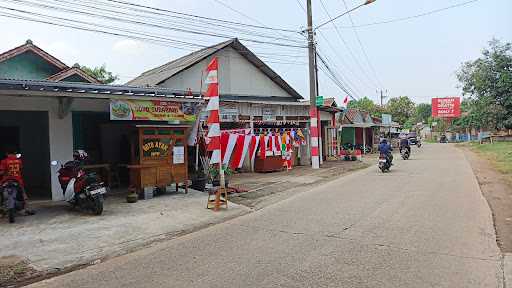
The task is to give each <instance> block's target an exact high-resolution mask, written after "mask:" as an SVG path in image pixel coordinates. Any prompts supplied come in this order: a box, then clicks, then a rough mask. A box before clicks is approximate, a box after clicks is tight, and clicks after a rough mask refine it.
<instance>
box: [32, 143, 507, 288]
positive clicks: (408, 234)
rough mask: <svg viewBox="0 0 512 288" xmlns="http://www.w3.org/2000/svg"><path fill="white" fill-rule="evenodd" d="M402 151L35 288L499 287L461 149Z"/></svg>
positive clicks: (490, 232)
mask: <svg viewBox="0 0 512 288" xmlns="http://www.w3.org/2000/svg"><path fill="white" fill-rule="evenodd" d="M398 158H399V157H395V165H394V166H393V167H392V170H391V172H390V173H386V174H382V173H381V172H379V171H378V170H377V166H376V165H375V166H374V167H371V168H370V169H366V170H362V171H360V172H357V173H355V174H352V175H350V176H346V177H343V178H340V179H338V180H336V181H333V182H330V183H328V184H325V185H322V186H319V187H317V188H315V189H313V190H311V191H308V192H305V193H301V194H299V195H297V196H295V197H293V198H289V199H287V200H284V201H282V202H279V203H277V204H274V205H271V206H268V207H266V208H264V209H261V210H258V211H256V212H254V213H251V214H249V215H246V216H243V217H240V218H237V219H234V220H231V221H228V222H226V223H223V224H219V225H216V226H212V227H210V228H207V229H204V230H201V231H198V232H196V233H192V234H189V235H186V236H183V237H180V238H177V239H174V240H171V241H168V242H165V243H160V244H158V245H157V246H153V247H148V248H146V249H143V250H140V251H137V252H135V253H132V254H129V255H125V256H121V257H118V258H115V259H111V260H109V261H106V262H104V263H101V264H98V265H94V266H90V267H88V268H86V269H82V270H77V271H75V272H72V273H69V274H66V275H62V276H59V277H56V278H53V279H48V280H45V281H43V282H39V283H36V284H33V285H32V287H52V288H55V287H94V288H96V287H122V288H130V287H379V288H382V287H392V288H396V287H450V288H453V287H478V288H480V287H502V284H503V280H502V277H503V272H502V268H501V267H502V265H501V257H500V252H499V250H498V247H497V245H496V239H495V232H494V229H493V224H492V217H491V212H490V209H489V207H488V205H487V203H486V201H485V199H484V198H483V197H482V195H481V193H480V190H479V187H478V184H477V182H476V179H475V177H474V175H473V172H472V170H471V167H470V166H469V164H468V162H467V161H466V160H465V158H464V155H463V154H462V153H461V152H459V151H458V150H457V149H456V148H454V147H452V146H450V145H443V144H431V145H424V146H423V147H422V148H421V149H414V150H413V153H412V156H411V159H410V160H407V161H403V160H401V159H398ZM105 233H108V231H105Z"/></svg>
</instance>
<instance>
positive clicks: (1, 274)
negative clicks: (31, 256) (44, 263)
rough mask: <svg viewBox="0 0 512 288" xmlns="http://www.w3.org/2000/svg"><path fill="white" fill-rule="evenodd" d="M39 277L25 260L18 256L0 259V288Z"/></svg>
mask: <svg viewBox="0 0 512 288" xmlns="http://www.w3.org/2000/svg"><path fill="white" fill-rule="evenodd" d="M37 275H39V272H38V271H36V270H35V269H34V268H33V267H31V266H30V264H29V262H28V261H27V260H26V259H23V258H21V257H18V256H5V257H0V287H10V285H15V283H16V282H17V281H19V280H23V279H26V278H30V277H34V276H37Z"/></svg>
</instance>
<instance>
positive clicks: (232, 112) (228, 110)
mask: <svg viewBox="0 0 512 288" xmlns="http://www.w3.org/2000/svg"><path fill="white" fill-rule="evenodd" d="M219 108H220V109H219V113H220V118H221V120H222V121H237V118H238V107H237V106H236V103H220V106H219Z"/></svg>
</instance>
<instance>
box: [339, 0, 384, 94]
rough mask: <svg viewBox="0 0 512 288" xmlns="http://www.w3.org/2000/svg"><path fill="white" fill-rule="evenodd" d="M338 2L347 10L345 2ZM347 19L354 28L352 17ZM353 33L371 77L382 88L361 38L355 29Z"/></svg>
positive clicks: (349, 16)
mask: <svg viewBox="0 0 512 288" xmlns="http://www.w3.org/2000/svg"><path fill="white" fill-rule="evenodd" d="M339 1H340V4H341V1H343V4H344V6H345V9H348V5H347V1H346V0H339ZM348 19H349V20H350V23H351V24H352V27H354V26H355V24H354V20H353V19H352V15H350V14H348ZM353 31H354V34H355V36H356V39H357V42H359V47H361V51H362V52H363V55H364V57H365V59H366V63H368V67H370V69H371V70H372V72H373V75H374V76H375V79H377V82H378V83H379V84H380V87H384V85H382V81H380V78H379V74H378V73H377V71H376V70H375V67H374V66H373V64H372V61H370V57H368V53H366V49H365V47H364V45H363V42H362V41H361V38H360V37H359V33H358V32H357V29H355V28H353Z"/></svg>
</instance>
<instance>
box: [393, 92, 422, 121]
mask: <svg viewBox="0 0 512 288" xmlns="http://www.w3.org/2000/svg"><path fill="white" fill-rule="evenodd" d="M415 111H416V105H415V104H414V102H412V100H411V99H410V98H409V97H407V96H400V97H395V98H391V99H389V101H388V103H387V104H386V112H387V113H389V114H391V116H392V119H393V121H395V122H398V123H400V124H401V125H403V124H405V122H407V120H409V119H410V118H411V117H412V116H413V115H414V113H415Z"/></svg>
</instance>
